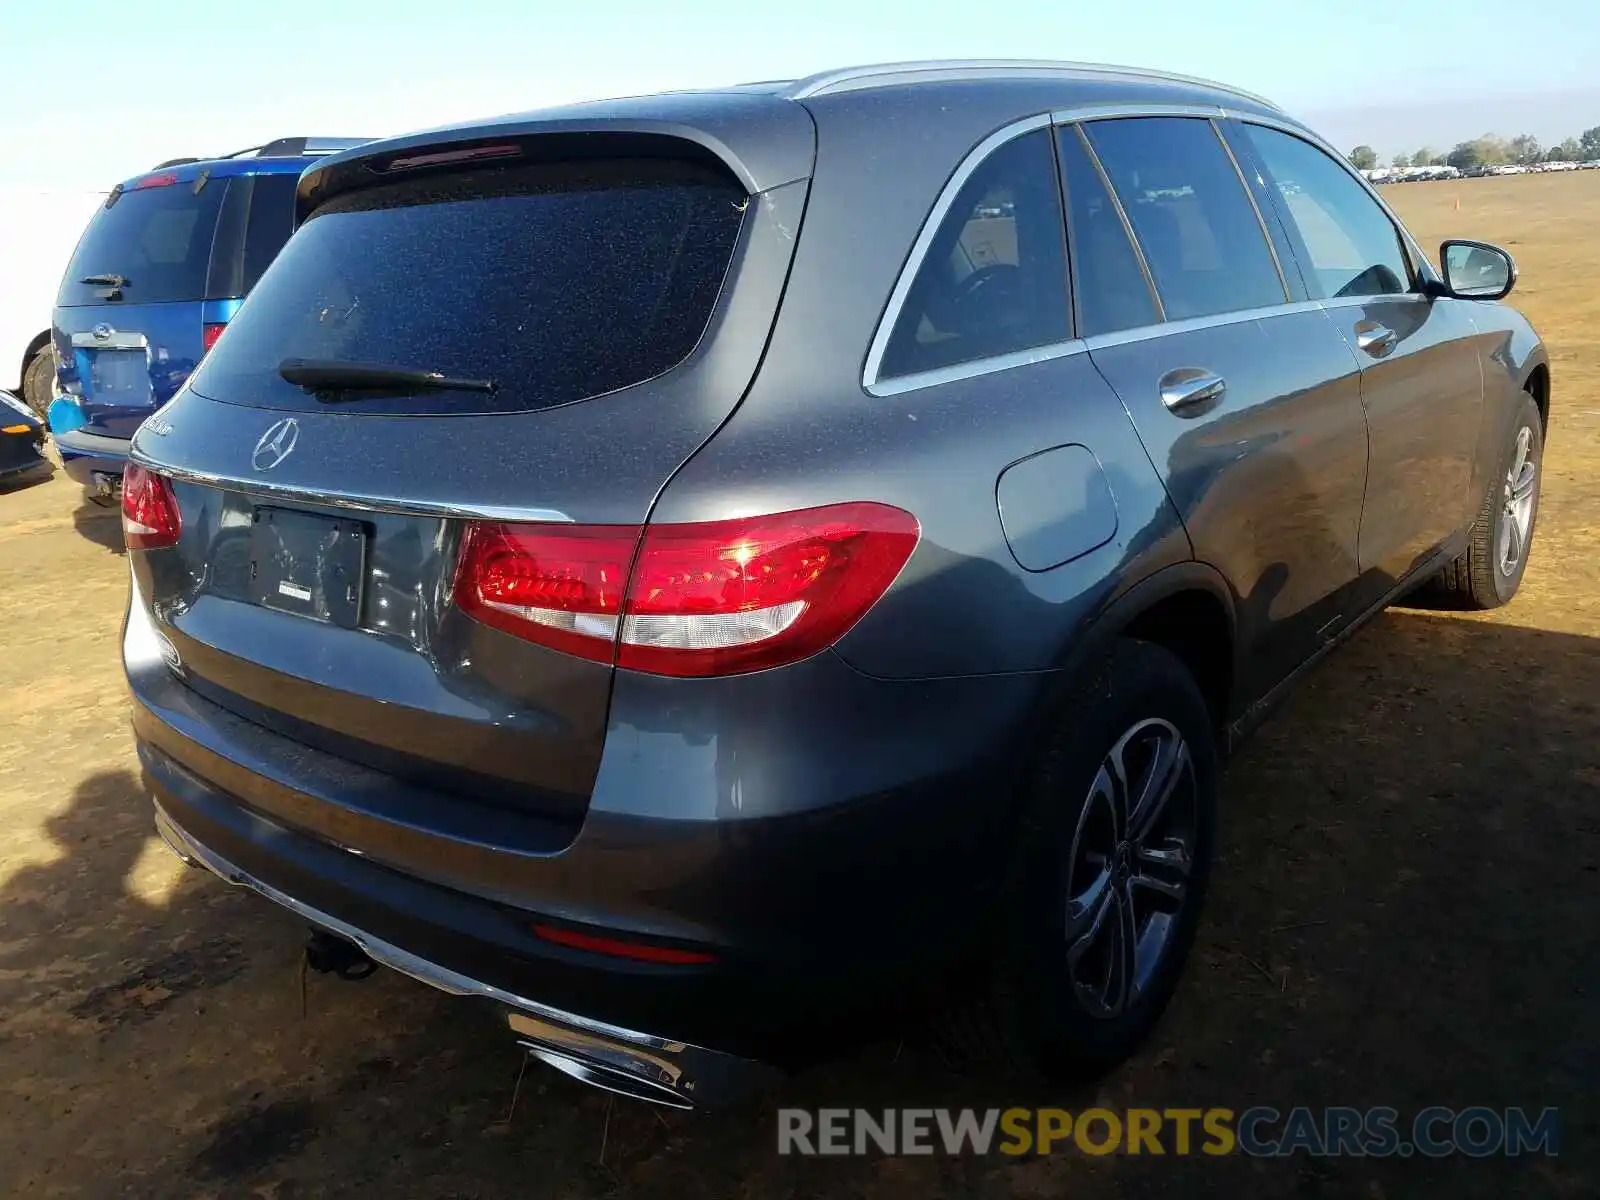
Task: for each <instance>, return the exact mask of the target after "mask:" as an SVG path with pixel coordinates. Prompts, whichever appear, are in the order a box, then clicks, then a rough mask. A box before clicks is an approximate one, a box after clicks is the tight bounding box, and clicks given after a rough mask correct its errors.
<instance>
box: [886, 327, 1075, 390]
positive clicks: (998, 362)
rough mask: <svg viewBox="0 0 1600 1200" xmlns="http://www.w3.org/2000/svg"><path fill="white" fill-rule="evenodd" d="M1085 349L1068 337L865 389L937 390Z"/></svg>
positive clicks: (919, 373) (896, 377) (893, 378)
mask: <svg viewBox="0 0 1600 1200" xmlns="http://www.w3.org/2000/svg"><path fill="white" fill-rule="evenodd" d="M1085 349H1086V346H1085V345H1084V341H1083V339H1082V338H1071V339H1069V340H1067V341H1062V342H1051V343H1050V344H1048V345H1045V346H1034V347H1030V348H1029V349H1027V350H1013V351H1012V352H1011V353H1010V354H995V355H991V356H989V357H988V358H974V359H972V360H971V361H969V362H962V363H954V364H952V365H950V366H948V367H935V368H934V369H933V370H931V371H918V372H917V373H916V374H914V375H894V376H891V377H890V378H888V379H884V380H879V381H878V382H876V383H871V384H868V385H866V388H867V391H868V392H869V393H871V394H872V395H874V396H898V395H901V394H902V393H904V392H914V391H918V390H920V389H922V388H929V387H938V386H939V385H941V384H946V383H955V382H956V381H957V380H961V379H976V378H977V377H979V376H980V375H992V374H994V373H995V372H996V371H1009V370H1011V369H1012V368H1013V367H1025V366H1028V365H1029V364H1031V363H1041V362H1049V361H1050V360H1051V359H1056V358H1070V357H1071V356H1072V355H1074V354H1082V353H1083V352H1084V350H1085Z"/></svg>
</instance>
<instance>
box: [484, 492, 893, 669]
mask: <svg viewBox="0 0 1600 1200" xmlns="http://www.w3.org/2000/svg"><path fill="white" fill-rule="evenodd" d="M919 533H920V529H919V527H918V525H917V520H916V518H915V517H913V516H912V515H911V514H910V513H908V512H904V511H903V510H901V509H898V508H891V507H890V506H888V505H886V504H872V503H865V502H863V503H851V504H835V505H830V506H828V507H826V508H812V509H804V510H802V511H799V512H788V513H778V514H776V515H773V516H762V517H747V518H741V519H739V520H734V521H707V522H697V523H693V524H682V525H650V526H647V527H646V528H645V529H644V530H643V531H641V530H639V529H638V528H637V527H635V526H631V525H591V526H582V525H513V524H506V523H501V522H482V523H480V522H475V523H473V524H471V525H469V526H468V528H467V533H466V537H465V540H464V542H463V545H462V549H461V556H460V560H459V565H458V567H457V571H456V583H455V601H456V604H457V606H458V607H459V608H461V609H462V611H464V612H466V613H468V614H469V615H471V616H473V617H475V618H476V619H478V620H480V621H482V622H483V623H484V624H486V625H492V626H494V627H495V628H496V629H500V630H503V631H504V632H506V633H510V634H514V635H516V636H517V637H520V638H524V639H526V640H528V641H531V642H538V643H539V644H541V645H545V646H549V647H551V648H552V649H556V650H562V651H565V652H567V653H569V654H575V655H578V656H580V657H583V658H588V659H593V660H595V661H598V662H609V663H614V664H616V665H617V666H620V667H627V668H630V669H632V670H636V671H648V672H651V673H653V674H658V675H680V676H703V675H731V674H736V673H739V672H744V671H758V670H763V669H765V668H767V667H776V666H782V665H784V664H786V663H791V662H798V661H799V660H800V659H803V658H809V657H810V656H811V655H813V654H816V653H817V652H818V651H820V650H823V649H826V648H827V647H828V646H831V645H833V643H834V642H836V641H838V640H839V638H841V637H842V636H844V634H845V632H846V631H847V630H849V628H850V627H851V626H852V625H854V624H855V623H856V622H857V621H858V620H860V619H861V617H862V615H863V614H865V613H866V611H867V610H868V609H869V608H871V607H872V605H873V604H874V603H876V602H877V600H878V598H879V597H880V596H882V595H883V593H884V592H885V591H886V590H887V589H888V587H889V585H890V584H891V583H893V582H894V579H895V576H896V575H898V574H899V573H900V569H901V568H902V567H903V566H905V564H906V560H907V559H908V558H910V557H911V552H912V550H913V549H915V548H916V544H917V538H918V536H919Z"/></svg>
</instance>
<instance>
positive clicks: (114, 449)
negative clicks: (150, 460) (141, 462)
mask: <svg viewBox="0 0 1600 1200" xmlns="http://www.w3.org/2000/svg"><path fill="white" fill-rule="evenodd" d="M52 436H53V437H54V438H55V443H56V449H57V450H58V451H60V453H61V466H62V468H63V469H64V470H65V471H66V473H67V474H68V475H69V476H70V477H71V478H73V479H74V480H76V481H77V482H78V483H80V484H82V485H83V486H84V487H86V488H96V487H99V486H100V485H101V483H102V481H109V482H116V481H120V480H121V478H122V472H123V471H124V470H125V469H126V468H127V465H128V444H129V443H128V439H127V438H114V437H105V436H103V435H102V434H98V433H86V432H85V431H83V430H82V429H73V430H70V431H68V432H66V433H57V434H53V435H52Z"/></svg>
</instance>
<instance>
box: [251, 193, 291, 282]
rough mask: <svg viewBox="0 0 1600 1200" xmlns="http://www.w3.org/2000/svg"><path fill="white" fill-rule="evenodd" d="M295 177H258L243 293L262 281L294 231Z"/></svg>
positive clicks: (253, 197) (252, 199)
mask: <svg viewBox="0 0 1600 1200" xmlns="http://www.w3.org/2000/svg"><path fill="white" fill-rule="evenodd" d="M299 182H300V180H299V178H298V177H297V176H294V175H257V176H256V179H255V187H254V189H253V190H252V191H251V193H250V219H249V221H248V222H247V223H246V225H245V231H244V290H245V291H246V292H248V291H249V290H250V289H251V288H253V287H255V285H256V283H257V282H258V281H259V280H260V279H261V274H262V272H263V271H265V270H266V269H267V265H268V264H269V263H270V262H272V260H273V259H275V258H277V257H278V251H279V250H282V249H283V244H284V243H285V242H287V241H288V240H289V235H290V234H291V233H293V232H294V189H295V185H296V184H298V183H299Z"/></svg>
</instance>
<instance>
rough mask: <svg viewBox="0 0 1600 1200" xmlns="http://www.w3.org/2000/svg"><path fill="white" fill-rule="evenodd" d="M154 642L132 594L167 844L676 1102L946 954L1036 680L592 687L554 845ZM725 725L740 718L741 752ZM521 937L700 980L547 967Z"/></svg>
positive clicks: (586, 962)
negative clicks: (260, 717) (206, 676)
mask: <svg viewBox="0 0 1600 1200" xmlns="http://www.w3.org/2000/svg"><path fill="white" fill-rule="evenodd" d="M163 641H164V639H163V638H162V636H161V635H160V633H159V630H158V629H157V627H156V625H155V623H154V622H153V621H152V620H151V618H150V617H149V615H148V614H147V613H146V612H145V610H144V607H143V605H142V604H141V603H139V602H138V598H137V594H136V596H135V604H134V606H133V608H132V609H131V611H130V613H129V618H128V625H127V629H126V631H125V637H124V660H125V666H126V668H127V673H128V679H129V683H130V687H131V689H132V692H133V700H134V706H133V721H134V730H135V734H136V737H137V740H138V750H139V757H140V760H141V763H142V765H143V768H144V775H145V779H146V782H147V785H148V787H149V790H150V791H151V793H152V794H153V796H154V798H155V801H156V804H157V806H158V811H159V814H160V816H159V820H160V822H161V823H162V825H163V827H164V833H166V835H167V836H168V838H169V841H172V842H174V844H175V846H176V848H178V850H179V852H180V854H183V855H185V856H186V857H189V858H191V859H194V860H197V861H200V862H202V863H205V864H206V865H208V866H211V867H212V869H213V870H216V871H217V873H218V874H220V875H222V876H223V877H224V878H227V879H229V880H230V881H232V882H236V883H240V884H243V885H245V886H248V887H251V888H253V889H254V890H255V891H257V892H259V893H261V894H263V895H266V896H268V897H269V898H271V899H273V900H275V901H276V902H278V903H280V904H283V905H284V906H285V907H288V908H290V909H292V910H294V911H296V912H298V913H300V914H301V915H302V916H304V917H306V918H307V919H308V920H310V921H312V922H313V923H314V924H316V925H319V926H322V927H324V928H327V929H331V930H333V931H334V932H336V933H340V934H342V935H343V936H345V937H348V938H350V939H351V940H353V941H356V942H357V943H359V944H361V945H363V946H365V947H366V948H367V951H368V953H369V955H370V956H371V957H373V958H375V959H377V960H379V961H383V962H387V963H388V964H389V965H391V966H395V967H396V968H397V969H399V970H401V971H403V972H405V973H407V974H411V975H415V976H416V977H417V978H420V979H423V980H424V981H426V982H429V983H432V984H434V985H435V986H439V987H442V988H444V990H446V991H452V992H461V993H466V994H471V995H478V996H482V997H486V998H488V999H490V1000H492V1001H494V1002H496V1003H498V1004H500V1005H501V1006H502V1007H504V1008H505V1009H506V1010H507V1011H508V1012H510V1013H512V1014H513V1015H514V1019H513V1020H512V1026H513V1028H514V1029H516V1030H517V1032H518V1033H519V1034H520V1035H521V1036H522V1037H523V1038H524V1040H526V1041H527V1042H529V1043H530V1046H531V1049H532V1051H533V1052H535V1053H538V1054H540V1056H541V1057H543V1058H545V1060H546V1061H547V1062H551V1063H552V1064H553V1065H556V1066H558V1067H560V1068H561V1069H563V1070H567V1071H568V1072H569V1073H571V1074H574V1075H576V1076H578V1077H579V1078H585V1079H587V1080H588V1081H589V1082H602V1080H605V1079H610V1078H612V1077H611V1076H608V1075H606V1072H608V1071H616V1070H619V1069H621V1070H623V1071H624V1072H625V1073H626V1074H627V1075H628V1078H629V1080H632V1081H638V1080H646V1081H647V1082H648V1083H649V1084H650V1086H651V1087H657V1088H659V1087H662V1086H665V1087H667V1088H668V1089H669V1090H671V1091H672V1092H673V1093H674V1094H676V1095H678V1096H679V1099H680V1100H687V1099H693V1101H694V1102H695V1103H714V1102H715V1101H714V1100H710V1099H708V1097H712V1096H715V1097H717V1098H721V1097H723V1096H725V1095H732V1094H737V1092H739V1091H740V1090H742V1089H743V1088H744V1087H745V1086H748V1084H749V1083H750V1081H752V1080H757V1079H759V1078H761V1077H762V1076H763V1074H764V1071H763V1069H762V1068H760V1067H759V1066H757V1065H756V1064H759V1063H763V1062H774V1063H779V1062H781V1063H784V1064H791V1063H795V1062H803V1061H807V1060H811V1059H814V1058H815V1057H818V1054H819V1050H820V1049H822V1048H825V1047H831V1046H832V1045H833V1043H834V1040H835V1039H837V1038H839V1037H840V1036H851V1035H853V1034H855V1033H856V1032H857V1031H859V1029H860V1028H861V1021H860V1018H861V1016H862V1015H863V1013H864V1012H867V1013H876V1012H879V1011H881V1010H882V1009H884V1008H893V1007H896V1006H901V1005H903V1004H904V1003H905V1001H906V998H907V997H914V996H921V995H926V994H928V993H929V988H930V985H931V984H933V983H935V982H937V981H942V980H944V979H947V978H948V977H949V973H950V968H951V967H964V966H965V965H966V964H967V963H968V962H970V959H971V954H972V952H973V951H974V949H975V948H977V947H980V946H981V943H982V940H983V936H984V935H985V934H989V933H992V926H991V925H990V923H989V921H990V908H989V906H988V904H987V900H988V899H989V898H990V897H991V896H992V895H993V889H994V886H995V885H996V884H997V883H998V881H999V878H1000V876H1001V874H1002V872H1001V870H1000V869H999V868H1001V867H1002V866H1003V863H1004V858H1005V854H1004V851H1005V850H1006V849H1008V848H1009V837H1008V836H1004V835H1005V834H1006V833H1007V831H1008V829H1009V822H1008V820H1007V819H1006V814H1007V810H1008V805H1007V803H1006V800H1007V797H1008V796H1009V795H1010V779H1009V778H1008V777H1007V776H1006V771H1005V768H1006V766H1007V765H1008V764H1007V761H1006V760H1007V759H1008V758H1009V759H1012V760H1015V759H1016V757H1017V756H1015V754H1014V751H1015V748H1016V747H1015V744H1014V740H1013V738H1014V735H1015V732H1016V725H1017V724H1018V721H1019V718H1020V717H1021V716H1022V715H1023V714H1024V713H1026V712H1027V711H1029V710H1030V709H1031V705H1032V702H1033V701H1034V699H1035V698H1036V695H1037V692H1038V690H1039V688H1040V687H1042V686H1044V683H1045V681H1044V680H1043V679H1041V678H1039V677H1015V678H1013V677H1000V676H992V677H984V678H981V679H975V680H929V681H916V682H910V683H888V682H885V681H882V680H874V679H870V678H868V677H866V676H862V675H860V674H859V673H857V672H855V671H854V670H853V669H852V668H850V667H848V666H847V665H846V664H844V663H843V662H842V661H841V660H839V659H838V658H837V657H835V656H833V655H830V654H823V655H819V656H817V658H816V659H815V660H811V661H810V663H809V665H807V664H801V665H800V667H797V668H791V669H790V670H791V671H798V672H800V673H799V674H798V675H786V673H785V672H769V673H761V674H757V675H753V676H745V677H739V678H738V679H737V680H730V681H716V684H715V685H712V684H707V683H704V682H702V683H701V684H699V685H694V686H687V687H676V688H673V687H671V684H673V683H674V682H681V681H661V680H643V679H639V678H637V677H632V678H624V677H619V680H618V684H617V695H616V697H615V698H614V700H613V705H612V722H611V730H610V732H609V733H608V735H607V746H606V754H605V759H606V761H605V762H604V763H603V764H602V766H601V769H600V773H599V778H598V779H597V780H596V782H595V786H594V791H593V795H592V798H591V800H590V803H589V806H588V811H587V813H586V814H585V815H583V817H582V818H581V822H579V823H578V824H575V825H571V826H566V827H562V826H561V825H560V824H559V823H556V822H551V821H548V820H546V819H544V818H540V817H537V816H536V815H534V814H531V813H528V812H518V811H516V810H515V809H510V808H505V807H499V806H496V805H494V804H491V803H488V802H481V801H480V800H479V799H478V798H476V797H474V796H471V795H466V794H460V793H448V794H446V793H437V792H431V791H426V790H423V789H421V788H419V787H418V785H417V784H415V783H412V782H407V781H406V780H404V779H402V778H399V777H397V776H392V775H388V774H385V773H383V772H380V771H377V770H374V769H372V768H369V767H367V766H364V765H362V764H359V763H354V762H351V761H349V760H347V759H343V758H339V757H336V756H334V755H331V754H328V753H325V752H322V751H319V750H316V749H314V748H312V747H310V746H307V745H305V744H303V743H301V742H297V741H295V740H293V739H291V738H288V737H285V736H284V735H283V734H280V733H277V732H274V731H272V730H270V729H267V728H264V727H263V726H262V725H261V724H258V723H256V722H254V721H252V720H248V719H246V718H245V717H243V716H240V715H238V714H236V713H234V712H232V711H230V710H228V709H226V708H223V707H221V706H220V705H219V704H217V703H215V702H213V701H212V700H210V699H207V698H206V697H204V696H202V695H201V694H199V693H198V692H197V691H196V690H195V689H193V688H191V687H189V686H186V685H185V683H183V682H182V680H181V678H180V677H178V676H176V675H174V673H173V668H171V667H169V666H168V661H164V654H165V651H170V650H171V647H170V646H167V647H165V649H164V648H163V646H162V644H161V643H162V642H163ZM801 668H804V670H803V671H802V670H801ZM177 669H178V670H180V671H181V670H184V669H186V668H185V667H183V666H181V665H180V666H179V667H178V668H177ZM724 683H726V684H728V685H729V686H728V687H723V686H721V684H724ZM657 689H665V690H668V691H670V692H671V695H672V696H673V697H675V700H673V701H672V702H671V703H668V699H667V697H666V696H664V695H659V694H657ZM784 694H788V699H784V698H783V696H784ZM739 711H746V712H757V713H760V714H761V718H762V719H761V720H760V722H759V723H758V724H756V725H755V726H754V727H753V728H752V727H751V722H749V721H746V722H745V729H744V730H743V732H742V734H741V731H740V730H739V729H737V728H735V723H736V716H735V715H734V714H736V713H737V712H739ZM669 728H670V729H671V730H672V732H671V733H669V732H668V729H669ZM719 728H720V729H721V731H722V732H721V733H720V734H718V733H717V732H716V730H717V729H719ZM630 729H631V731H632V732H631V733H630V732H628V731H629V730H630ZM741 736H743V737H745V738H747V739H749V740H747V741H741V740H740V737H741ZM719 797H720V798H721V800H720V801H719ZM997 835H1001V836H997ZM536 923H540V924H551V923H553V924H556V925H558V926H569V927H576V928H578V929H580V930H592V931H594V932H596V933H604V934H607V935H609V936H614V937H622V938H633V939H641V940H644V941H647V942H649V941H654V942H657V943H665V944H671V943H677V944H679V945H683V946H687V947H692V948H696V949H701V950H704V951H706V952H709V953H710V954H711V955H712V956H713V957H714V961H712V962H709V963H694V964H684V963H670V964H669V963H660V962H638V961H632V960H626V959H620V958H617V957H614V956H611V955H605V954H601V953H597V952H594V951H590V950H580V949H573V948H569V947H567V946H564V945H558V944H554V943H552V942H550V941H549V940H547V939H545V938H541V937H539V936H538V935H537V934H536V933H535V931H534V929H533V926H534V925H535V924H536ZM634 1031H648V1032H634ZM574 1038H577V1039H578V1040H577V1041H574ZM594 1039H598V1041H594ZM706 1047H716V1049H715V1050H711V1049H705V1048H706ZM580 1050H582V1051H584V1053H582V1054H580V1053H579V1051H580ZM669 1050H670V1053H669ZM641 1054H643V1055H644V1057H641ZM563 1055H565V1056H566V1057H565V1058H563V1057H562V1056H563ZM658 1060H660V1061H658ZM663 1062H664V1063H665V1065H663ZM641 1063H642V1064H643V1066H641V1065H640V1064H641ZM619 1064H621V1065H620V1066H619ZM629 1064H631V1065H629ZM586 1072H587V1073H590V1074H588V1075H586V1074H585V1073H586ZM590 1075H593V1076H596V1077H597V1078H590ZM664 1081H665V1082H664ZM690 1084H692V1087H691V1086H688V1085H690ZM602 1086H605V1084H604V1083H602ZM647 1090H648V1089H647V1088H645V1087H644V1085H643V1084H640V1085H639V1086H638V1087H637V1088H635V1089H634V1090H633V1091H631V1092H630V1094H643V1093H644V1092H646V1091H647ZM652 1098H658V1099H659V1097H652ZM663 1102H670V1101H663Z"/></svg>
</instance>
